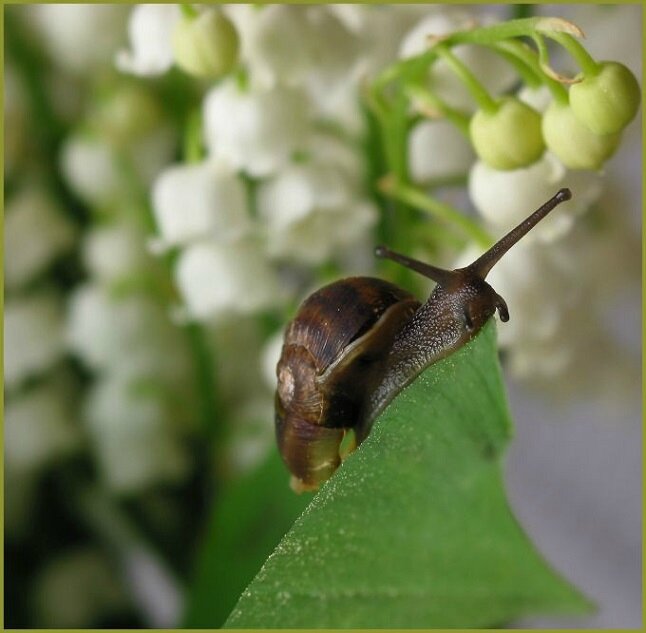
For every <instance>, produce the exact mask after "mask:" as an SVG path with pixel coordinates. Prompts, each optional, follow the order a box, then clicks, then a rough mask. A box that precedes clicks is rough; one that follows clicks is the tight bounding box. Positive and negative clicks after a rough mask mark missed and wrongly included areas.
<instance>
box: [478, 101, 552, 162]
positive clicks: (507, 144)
mask: <svg viewBox="0 0 646 633" xmlns="http://www.w3.org/2000/svg"><path fill="white" fill-rule="evenodd" d="M497 105H498V108H497V110H496V111H495V112H488V111H485V110H478V112H476V113H475V114H474V115H473V118H472V119H471V122H470V124H469V133H470V135H471V142H472V143H473V147H474V148H475V150H476V153H477V154H478V156H479V157H480V158H481V159H482V160H483V161H484V162H485V163H486V164H487V165H489V166H490V167H493V168H494V169H500V170H507V169H518V168H519V167H525V166H527V165H531V164H532V163H533V162H534V161H536V160H538V159H539V158H540V157H541V156H542V154H543V150H544V149H545V143H544V142H543V137H542V135H541V115H540V114H539V113H538V112H536V110H534V109H533V108H531V107H530V106H528V105H527V104H525V103H522V102H521V101H519V100H518V99H514V98H513V97H504V98H503V99H501V100H500V101H499V102H498V104H497Z"/></svg>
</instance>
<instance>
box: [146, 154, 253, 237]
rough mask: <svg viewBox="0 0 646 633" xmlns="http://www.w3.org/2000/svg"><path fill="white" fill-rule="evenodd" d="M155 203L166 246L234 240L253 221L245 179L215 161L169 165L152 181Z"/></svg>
mask: <svg viewBox="0 0 646 633" xmlns="http://www.w3.org/2000/svg"><path fill="white" fill-rule="evenodd" d="M152 203H153V211H154V214H155V219H156V223H157V229H158V231H159V233H160V238H159V245H160V246H164V247H168V246H179V245H183V244H189V243H191V242H194V241H196V240H199V239H206V238H212V239H215V240H218V241H227V240H231V239H235V238H237V237H240V236H241V235H242V234H244V233H245V232H246V231H248V230H249V228H250V224H251V222H250V217H249V213H248V211H247V193H246V190H245V186H244V183H243V181H242V179H241V178H240V176H238V175H237V174H236V173H235V172H234V171H232V170H231V169H229V168H227V167H226V166H224V165H223V164H219V163H216V162H214V161H207V162H204V163H199V164H188V165H174V166H171V167H168V168H166V169H165V170H164V171H162V172H161V174H160V175H159V176H158V178H157V180H156V181H155V183H154V184H153V189H152Z"/></svg>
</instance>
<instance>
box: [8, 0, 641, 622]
mask: <svg viewBox="0 0 646 633" xmlns="http://www.w3.org/2000/svg"><path fill="white" fill-rule="evenodd" d="M4 12H5V63H4V104H5V121H4V123H5V128H4V129H5V147H4V204H5V215H4V248H5V250H4V387H5V388H4V397H5V400H4V403H5V404H4V406H5V408H4V414H5V415H4V448H5V450H4V482H5V486H4V535H5V625H6V626H7V627H9V628H13V627H64V628H85V627H140V626H141V627H146V626H153V627H159V628H164V627H177V626H199V627H217V626H220V625H221V624H222V622H224V620H225V619H226V616H227V615H228V613H229V612H230V610H231V608H232V607H233V605H234V604H235V601H236V599H237V596H238V595H239V594H240V593H241V591H242V590H243V589H244V587H245V586H246V584H247V583H248V582H249V581H250V580H251V578H252V577H253V576H254V574H255V572H256V571H257V570H258V569H259V567H260V565H261V564H262V562H263V561H264V559H265V558H266V557H267V556H268V555H269V553H270V552H271V551H272V549H273V548H274V547H275V545H276V544H277V542H278V541H279V539H280V537H281V536H282V535H283V534H284V533H285V532H286V531H287V530H288V529H289V526H290V525H291V523H292V522H293V521H294V519H295V518H296V517H297V516H298V514H299V513H300V512H301V511H302V509H303V508H304V507H305V506H306V505H307V502H308V496H307V495H302V496H296V495H294V494H293V493H292V492H291V490H290V489H289V487H288V485H287V483H288V475H287V472H286V470H285V469H284V467H283V466H282V464H281V463H280V461H279V458H278V456H277V452H276V449H275V446H274V438H273V389H274V385H275V377H274V367H275V363H276V360H277V358H278V355H279V352H280V345H281V337H282V331H283V328H284V326H285V324H286V323H287V322H288V320H289V319H290V318H291V316H293V314H294V312H295V310H296V308H297V306H298V304H299V303H300V301H302V299H303V298H304V297H305V296H307V294H309V293H310V292H311V291H312V290H314V289H315V288H317V287H319V286H320V285H322V284H324V283H325V282H327V281H330V280H332V279H336V278H339V277H341V276H345V275H352V274H377V275H379V276H383V277H386V278H389V279H391V280H392V281H395V282H397V283H400V284H402V285H404V286H405V287H407V288H409V289H410V290H412V291H414V292H415V293H416V294H418V295H419V296H420V297H421V296H423V295H424V294H425V293H427V292H428V290H429V288H428V286H427V285H426V284H425V282H424V281H423V280H419V279H415V278H414V277H413V276H411V275H409V274H408V273H407V272H406V271H403V270H401V271H400V270H397V269H396V268H395V267H390V266H389V265H388V264H383V263H380V264H379V265H378V264H377V262H375V261H374V260H373V256H372V251H373V247H374V245H375V244H376V243H377V242H378V241H386V242H387V243H389V244H390V245H391V246H393V247H395V248H398V249H399V250H403V251H405V252H408V253H410V254H411V255H413V256H419V257H420V258H422V259H426V260H428V261H432V262H433V263H438V264H444V265H451V264H452V263H455V265H458V264H457V263H458V262H460V261H461V260H462V259H464V258H470V257H471V254H472V252H473V248H474V246H473V239H470V237H469V235H468V234H467V235H465V234H461V233H460V232H459V231H458V232H456V231H453V230H449V228H450V227H449V228H447V227H446V226H445V225H444V224H443V223H441V222H438V221H437V220H436V219H435V218H434V216H433V215H432V214H431V215H429V213H428V212H427V210H425V209H424V208H420V205H418V204H416V203H415V201H414V199H413V198H414V196H412V197H411V195H408V194H411V192H413V193H414V192H417V193H419V192H422V193H423V194H424V195H428V196H432V199H433V200H436V201H438V203H439V204H443V205H446V206H449V207H451V208H457V209H460V210H462V212H463V213H464V214H465V215H464V217H465V218H467V219H468V222H469V226H470V227H472V229H471V230H472V231H474V229H473V227H474V226H482V227H484V228H485V229H486V230H487V231H488V232H489V235H490V236H492V237H496V236H497V235H500V234H502V233H503V232H504V231H505V230H506V228H507V227H508V226H510V225H511V224H513V223H514V222H515V219H516V216H515V215H514V214H520V215H519V217H525V216H526V215H527V214H528V213H529V212H530V211H532V210H533V209H534V208H535V207H536V206H537V204H538V203H539V202H542V201H543V200H545V199H546V198H547V197H548V196H549V195H552V193H554V192H555V191H556V190H557V189H558V188H559V187H561V186H569V187H571V188H572V189H573V191H574V194H575V197H574V200H573V201H572V203H568V204H570V207H569V209H570V212H569V213H565V214H564V215H563V217H562V218H561V220H560V221H559V222H554V223H552V224H550V225H548V224H546V230H544V231H542V232H537V235H536V238H535V239H531V240H530V239H529V237H528V243H527V244H524V243H522V244H521V245H519V246H518V247H517V248H516V249H515V250H514V251H512V252H511V253H510V254H509V259H508V261H507V263H503V262H501V265H500V266H499V267H498V269H496V271H495V278H494V274H492V279H491V282H492V285H493V286H494V287H495V288H496V290H497V291H498V292H499V293H500V294H501V295H502V296H504V297H505V299H506V300H507V303H508V304H509V308H510V313H511V321H510V322H509V323H508V324H503V325H501V326H500V327H499V338H500V345H501V359H502V362H503V367H504V369H505V375H506V379H507V385H508V389H509V397H510V405H511V409H512V413H513V417H514V420H515V423H516V425H517V432H516V438H515V440H514V442H513V443H512V446H511V448H510V451H509V455H508V461H507V468H506V474H507V483H508V489H509V493H510V498H511V502H512V505H513V507H514V509H515V511H516V513H517V515H518V517H519V519H520V521H521V522H522V524H523V525H524V526H525V527H526V529H527V531H528V532H529V534H530V535H531V537H532V538H533V539H534V541H535V542H536V544H537V546H538V547H539V549H540V550H541V551H542V552H543V554H544V555H545V556H546V557H547V559H548V560H550V561H551V562H552V564H553V565H554V566H555V567H556V568H557V569H558V570H559V571H561V573H562V574H563V575H564V576H565V577H566V578H568V579H569V580H571V581H572V582H573V583H574V584H576V585H577V586H578V587H579V588H580V589H581V590H582V591H583V592H584V593H585V594H587V595H588V596H589V597H591V598H592V599H593V600H594V601H596V602H597V604H598V606H599V609H598V611H597V613H596V614H594V615H592V616H590V617H588V618H584V619H582V618H579V619H576V620H571V621H570V620H563V619H559V620H552V619H548V618H536V619H528V620H526V621H523V622H518V623H513V624H514V625H516V626H519V627H545V626H557V627H564V626H568V627H570V626H571V627H583V628H598V627H607V628H637V627H639V626H640V625H641V534H642V530H641V516H642V511H641V499H642V494H641V481H642V475H641V446H642V441H641V424H640V421H641V369H640V368H641V278H640V274H641V265H640V262H641V231H642V229H641V205H642V191H641V182H642V178H641V174H642V139H641V122H640V120H639V119H640V115H641V112H640V115H639V116H638V117H637V119H636V120H634V121H633V122H632V123H631V124H630V126H629V127H628V129H626V130H625V131H624V134H623V138H622V142H621V145H620V147H619V149H618V150H617V152H616V154H615V155H614V156H613V157H612V158H611V159H610V160H608V161H607V162H606V163H605V164H604V166H603V169H602V170H601V171H589V170H583V171H582V170H577V171H572V170H568V169H566V168H565V167H564V166H563V165H562V164H561V163H560V162H559V160H558V159H557V158H556V157H554V156H553V155H551V154H550V153H549V152H548V153H547V154H546V155H545V156H544V157H543V158H542V159H541V160H540V161H538V162H537V163H536V164H534V165H532V166H530V167H529V168H527V169H521V170H516V171H515V172H513V173H512V172H495V170H492V169H491V168H487V167H485V166H483V164H482V163H481V162H480V161H478V160H476V156H475V154H474V152H473V149H472V148H471V146H470V144H469V143H468V142H467V141H466V140H465V139H464V137H463V136H462V135H461V134H460V133H459V131H458V130H456V129H455V128H454V127H452V126H451V125H450V124H448V123H447V122H446V121H445V120H443V119H441V118H440V119H438V118H437V116H436V115H437V113H433V112H429V111H428V109H426V110H425V109H424V108H423V107H418V108H417V109H416V107H414V105H415V104H411V110H410V112H407V113H406V116H407V123H406V126H405V135H404V137H403V138H404V141H405V145H404V146H403V152H404V153H405V159H403V162H404V163H405V166H406V167H405V168H406V170H407V174H406V177H407V181H409V184H410V187H409V189H408V190H407V193H405V194H401V192H400V194H401V195H400V199H397V198H396V196H393V195H391V194H392V191H390V192H389V191H388V189H387V188H385V187H384V185H383V184H384V180H383V177H384V176H386V175H388V174H389V173H390V172H391V171H392V168H393V165H392V164H391V163H390V162H389V160H390V158H389V157H388V156H386V155H385V153H384V150H383V148H382V144H381V137H380V130H379V121H378V120H377V119H376V117H375V116H374V114H373V112H372V110H371V108H370V104H369V98H368V96H367V95H368V90H367V89H366V86H369V85H370V83H371V81H373V80H374V79H375V77H376V76H377V75H378V73H379V72H380V71H381V70H383V69H384V68H386V67H387V66H388V65H389V64H392V63H394V62H396V61H397V60H399V59H403V58H406V57H409V56H411V55H414V54H417V53H419V52H420V51H422V50H423V49H424V47H425V46H426V43H425V42H426V37H427V36H428V35H429V34H431V33H433V34H440V35H441V34H443V33H446V32H450V31H451V30H456V29H459V28H465V27H466V26H467V25H469V24H472V23H473V21H474V20H476V21H483V22H486V21H488V20H491V21H494V20H500V19H507V18H510V17H523V16H528V15H532V14H534V15H558V16H563V17H566V18H568V19H571V20H573V21H574V22H575V23H576V24H577V25H578V26H580V27H581V28H582V29H583V31H584V32H585V34H586V39H585V40H584V43H585V46H586V47H587V49H588V51H589V52H590V53H591V54H592V55H593V56H594V57H595V59H598V60H606V59H608V60H616V61H621V62H623V63H624V64H626V65H627V66H628V67H629V68H630V69H631V70H632V71H633V73H634V74H635V75H636V76H637V77H638V78H641V76H642V67H641V64H642V55H643V53H642V33H641V25H642V7H641V6H640V5H607V6H606V5H586V4H582V5H581V4H580V5H571V6H570V5H540V6H539V5H536V6H534V5H522V6H515V5H478V6H463V7H461V6H455V5H453V6H451V7H449V6H442V5H394V6H387V5H370V6H367V5H366V6H364V5H310V6H291V5H265V6H251V5H220V6H217V7H214V6H213V5H208V6H207V5H204V6H201V5H190V6H185V7H183V8H180V7H179V5H130V6H128V5H109V4H105V5H96V4H95V5H83V4H74V5H71V4H70V5H64V4H51V5H37V4H35V5H23V6H16V5H14V6H5V8H4ZM562 53H563V51H562V50H556V49H555V50H554V52H553V56H552V57H551V63H552V64H553V65H554V66H555V67H558V68H559V70H560V71H562V72H564V73H569V74H571V75H574V74H575V73H576V71H577V69H576V66H574V65H573V64H572V61H571V59H570V58H568V57H566V56H565V55H563V54H562ZM460 56H461V59H462V60H463V61H464V62H465V64H467V65H468V66H469V67H470V68H471V70H472V71H473V72H474V73H475V74H476V76H478V77H479V78H480V79H481V80H482V81H483V83H484V84H485V85H486V87H487V88H488V89H489V90H490V91H491V92H492V93H494V94H503V93H506V94H511V93H519V94H520V95H521V98H523V99H526V100H528V101H529V102H531V103H532V104H533V105H534V107H536V108H537V109H539V110H540V109H541V108H543V109H544V108H545V107H546V104H547V101H546V99H545V97H544V95H541V94H540V93H539V92H538V91H534V93H532V91H529V92H528V91H527V88H526V87H523V86H522V84H521V82H520V80H519V77H518V75H517V74H515V73H514V72H513V67H512V66H510V65H509V64H507V63H506V62H505V60H503V59H502V58H500V57H497V56H495V55H494V54H493V53H489V52H488V51H485V52H483V51H482V50H479V49H470V48H468V47H467V48H465V49H464V50H462V51H461V53H460ZM433 73H434V74H432V75H429V78H428V81H429V85H431V86H432V87H433V89H434V90H435V91H436V92H437V93H438V94H441V95H442V97H443V98H444V99H445V100H446V101H447V102H448V103H450V104H451V105H452V106H453V107H455V108H459V109H461V110H463V111H464V112H466V113H470V112H473V111H474V109H475V105H474V104H473V103H472V102H471V101H470V99H469V95H468V94H467V93H465V91H464V87H463V86H460V85H459V83H458V82H456V80H455V78H454V77H453V76H451V75H450V73H449V72H448V71H447V68H446V67H443V66H441V65H440V64H438V65H437V66H436V67H434V69H433ZM402 196H403V197H402ZM492 201H494V202H493V203H492ZM422 207H423V205H422Z"/></svg>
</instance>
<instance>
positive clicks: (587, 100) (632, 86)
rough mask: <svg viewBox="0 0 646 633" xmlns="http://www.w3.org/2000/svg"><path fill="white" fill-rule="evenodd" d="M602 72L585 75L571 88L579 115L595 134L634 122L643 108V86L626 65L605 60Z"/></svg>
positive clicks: (616, 130) (621, 127)
mask: <svg viewBox="0 0 646 633" xmlns="http://www.w3.org/2000/svg"><path fill="white" fill-rule="evenodd" d="M599 66H600V68H599V72H598V73H596V74H594V75H590V74H588V75H585V76H584V78H583V81H581V82H580V83H577V84H574V85H573V86H572V87H571V88H570V105H571V106H572V111H573V112H574V114H575V115H576V117H577V118H578V119H579V121H581V122H582V123H584V124H585V125H586V126H587V127H588V128H590V130H591V131H592V132H594V133H595V134H614V133H615V132H619V131H621V130H623V129H624V128H625V127H626V126H627V125H628V123H630V121H632V119H633V117H634V116H635V114H637V110H638V109H639V100H640V89H639V84H638V83H637V79H635V76H634V75H633V74H632V73H631V72H630V70H628V68H626V67H625V66H624V65H623V64H619V63H617V62H602V63H601V64H600V65H599Z"/></svg>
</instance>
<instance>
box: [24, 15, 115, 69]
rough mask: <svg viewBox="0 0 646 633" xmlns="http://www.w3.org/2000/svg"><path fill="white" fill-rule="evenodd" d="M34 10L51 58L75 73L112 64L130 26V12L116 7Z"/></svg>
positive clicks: (33, 19) (35, 20) (37, 25)
mask: <svg viewBox="0 0 646 633" xmlns="http://www.w3.org/2000/svg"><path fill="white" fill-rule="evenodd" d="M30 9H31V13H32V23H33V24H34V25H35V26H36V28H37V30H38V34H39V35H40V37H41V38H42V40H43V42H44V44H45V46H46V48H47V51H48V52H49V54H50V56H51V58H52V59H53V60H54V61H55V63H57V64H58V65H59V66H61V67H63V68H64V69H66V70H68V71H71V72H75V73H87V72H90V71H92V70H94V69H96V68H99V67H101V66H105V65H106V64H107V63H109V62H110V60H111V59H112V56H113V55H114V52H115V51H116V49H117V46H118V45H119V42H120V41H121V39H122V33H123V28H124V26H125V22H126V8H125V7H123V6H118V5H114V4H93V3H87V4H56V3H52V4H34V5H31V7H30Z"/></svg>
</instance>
